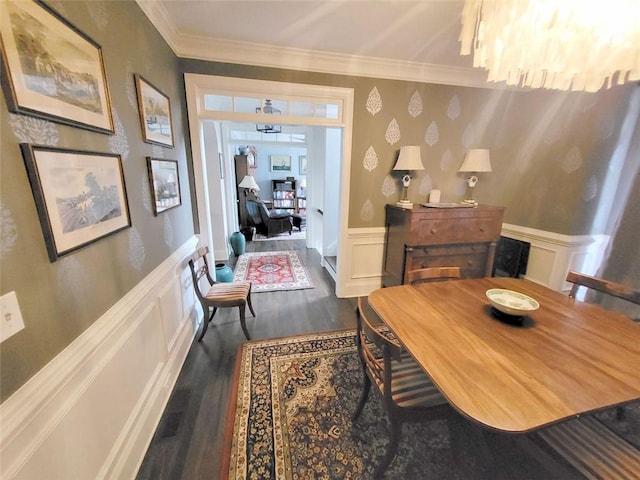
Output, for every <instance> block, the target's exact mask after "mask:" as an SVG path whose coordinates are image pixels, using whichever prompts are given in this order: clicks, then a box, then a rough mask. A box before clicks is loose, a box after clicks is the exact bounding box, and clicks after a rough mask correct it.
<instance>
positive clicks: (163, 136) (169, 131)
mask: <svg viewBox="0 0 640 480" xmlns="http://www.w3.org/2000/svg"><path fill="white" fill-rule="evenodd" d="M135 82H136V91H137V92H138V109H139V110H140V122H141V125H142V136H143V138H144V141H145V142H147V143H155V144H157V145H162V146H163V147H173V127H172V123H171V102H170V101H169V97H167V96H166V95H165V94H164V93H162V92H161V91H160V90H158V89H157V88H155V87H154V86H153V85H151V84H150V83H149V82H148V81H146V80H145V79H144V78H142V77H141V76H140V75H138V74H137V73H136V74H135Z"/></svg>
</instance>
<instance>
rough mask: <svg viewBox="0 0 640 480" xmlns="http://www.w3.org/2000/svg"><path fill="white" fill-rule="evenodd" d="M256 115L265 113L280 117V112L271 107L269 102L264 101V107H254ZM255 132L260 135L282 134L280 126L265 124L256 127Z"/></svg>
mask: <svg viewBox="0 0 640 480" xmlns="http://www.w3.org/2000/svg"><path fill="white" fill-rule="evenodd" d="M256 113H266V114H267V115H280V113H281V112H280V110H278V109H277V108H275V107H274V106H273V105H271V100H265V101H264V107H262V108H260V107H256ZM256 130H257V131H259V132H262V133H282V125H274V124H273V123H265V124H258V125H256Z"/></svg>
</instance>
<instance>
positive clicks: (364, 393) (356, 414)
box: [351, 373, 371, 422]
mask: <svg viewBox="0 0 640 480" xmlns="http://www.w3.org/2000/svg"><path fill="white" fill-rule="evenodd" d="M370 389H371V380H370V379H369V376H368V375H367V374H366V373H365V374H364V385H363V387H362V393H361V394H360V400H359V401H358V406H357V407H356V411H355V412H354V413H353V415H352V416H351V421H352V422H355V421H356V420H358V418H359V417H360V414H361V413H362V409H363V408H364V404H365V403H367V398H369V391H370Z"/></svg>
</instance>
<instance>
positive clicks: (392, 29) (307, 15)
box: [137, 0, 487, 86]
mask: <svg viewBox="0 0 640 480" xmlns="http://www.w3.org/2000/svg"><path fill="white" fill-rule="evenodd" d="M137 2H138V4H139V5H140V7H141V8H142V9H143V11H144V12H145V14H146V15H147V16H148V17H149V19H150V20H151V21H152V23H153V24H154V25H155V27H156V28H157V29H158V31H159V32H160V33H161V35H162V36H163V37H164V38H165V40H166V41H167V43H168V44H169V45H170V46H171V48H172V49H173V50H174V52H175V53H176V54H177V55H178V56H181V57H186V58H198V59H203V60H212V61H220V62H229V63H241V64H247V65H259V66H273V67H279V68H291V69H298V70H300V69H301V70H307V71H318V72H327V73H335V74H347V75H359V76H371V77H378V78H395V79H403V80H416V81H426V82H434V83H448V84H459V85H475V86H478V85H480V86H487V84H486V73H485V72H484V71H482V70H480V69H474V68H473V67H472V58H471V57H470V56H464V57H463V56H461V55H460V54H459V51H460V43H459V41H458V36H459V34H460V14H461V11H462V7H463V4H464V1H463V0H393V1H388V0H387V1H383V0H302V1H300V0H298V1H291V0H282V1H278V0H137Z"/></svg>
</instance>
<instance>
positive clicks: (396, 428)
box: [373, 418, 402, 478]
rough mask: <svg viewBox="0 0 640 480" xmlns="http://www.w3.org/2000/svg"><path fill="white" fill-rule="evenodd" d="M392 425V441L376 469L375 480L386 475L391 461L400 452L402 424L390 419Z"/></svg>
mask: <svg viewBox="0 0 640 480" xmlns="http://www.w3.org/2000/svg"><path fill="white" fill-rule="evenodd" d="M389 420H390V424H391V432H390V437H391V439H390V441H389V446H388V447H387V453H386V455H385V456H384V458H383V459H382V461H381V462H380V464H379V465H378V467H377V468H376V471H375V473H374V474H373V478H380V477H382V476H383V475H384V472H386V471H387V468H389V465H391V461H392V460H393V458H394V457H395V456H396V453H397V451H398V444H399V443H400V434H401V433H402V423H400V422H398V421H397V420H394V419H392V418H390V419H389Z"/></svg>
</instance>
